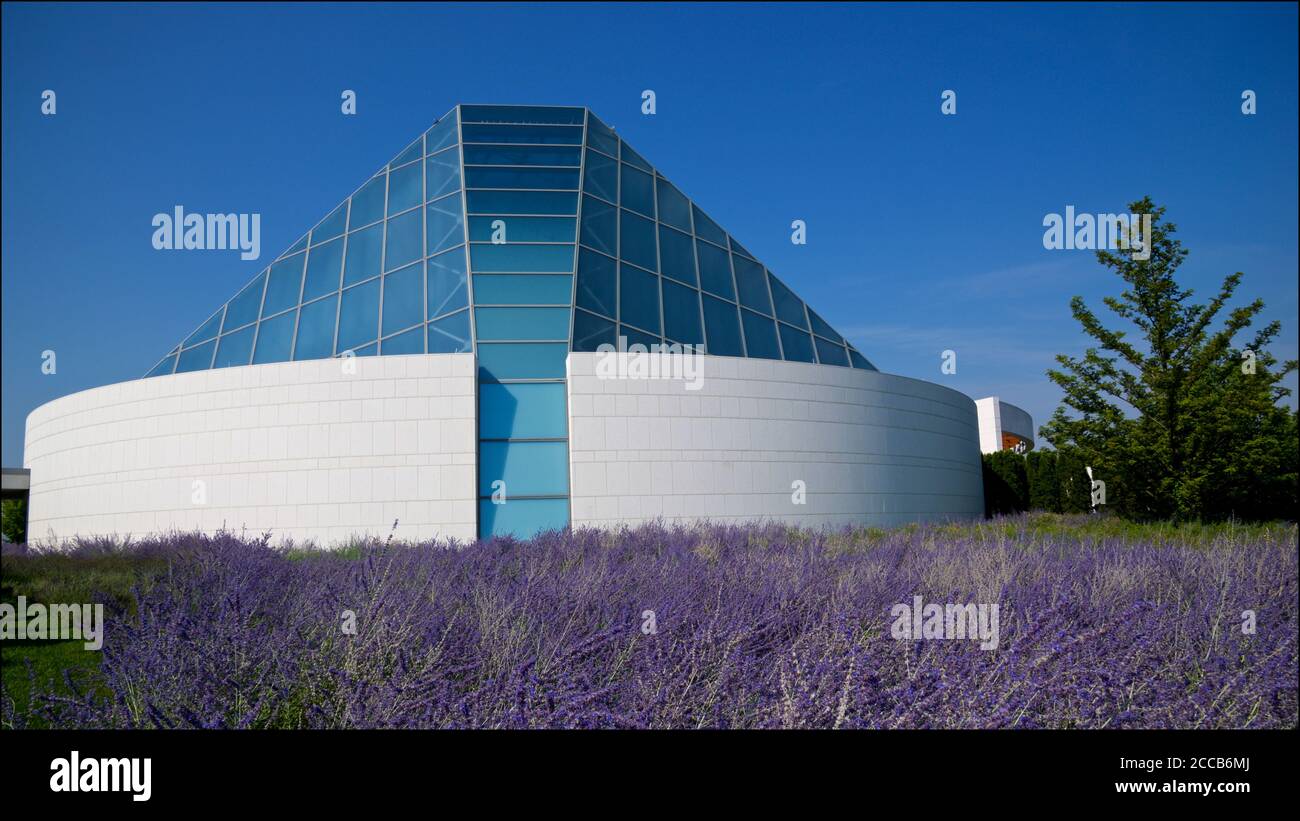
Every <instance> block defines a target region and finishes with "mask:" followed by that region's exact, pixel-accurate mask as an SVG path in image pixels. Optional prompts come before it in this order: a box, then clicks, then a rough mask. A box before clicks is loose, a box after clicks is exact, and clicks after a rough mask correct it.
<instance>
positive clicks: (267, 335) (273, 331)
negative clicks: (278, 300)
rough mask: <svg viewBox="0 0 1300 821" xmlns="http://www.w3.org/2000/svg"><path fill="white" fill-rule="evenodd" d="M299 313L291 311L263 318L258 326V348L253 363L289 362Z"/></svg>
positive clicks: (254, 352) (254, 353)
mask: <svg viewBox="0 0 1300 821" xmlns="http://www.w3.org/2000/svg"><path fill="white" fill-rule="evenodd" d="M297 319H298V314H297V313H296V312H294V311H290V312H288V313H285V314H280V315H279V316H277V317H274V318H272V319H265V320H262V324H261V325H258V326H257V348H256V349H255V350H254V351H253V364H254V365H260V364H262V363H264V362H288V361H289V354H290V353H292V352H293V328H294V323H295V322H296V321H297Z"/></svg>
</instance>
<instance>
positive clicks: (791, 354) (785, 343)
mask: <svg viewBox="0 0 1300 821" xmlns="http://www.w3.org/2000/svg"><path fill="white" fill-rule="evenodd" d="M777 326H778V327H779V328H780V329H781V350H783V351H784V352H785V358H786V361H787V362H813V361H815V360H814V359H813V346H812V337H811V336H809V335H808V334H806V333H804V332H803V331H798V330H795V329H794V328H791V327H790V326H789V325H786V324H785V323H784V322H778V323H777Z"/></svg>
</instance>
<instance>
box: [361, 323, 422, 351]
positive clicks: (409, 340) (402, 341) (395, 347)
mask: <svg viewBox="0 0 1300 821" xmlns="http://www.w3.org/2000/svg"><path fill="white" fill-rule="evenodd" d="M380 345H382V346H383V351H382V353H383V354H384V356H394V355H396V356H400V355H403V354H413V353H424V329H423V328H412V329H411V330H409V331H406V332H405V333H400V334H398V335H397V336H390V337H389V338H388V339H385V340H384V341H383V342H381V343H380ZM367 347H369V346H367Z"/></svg>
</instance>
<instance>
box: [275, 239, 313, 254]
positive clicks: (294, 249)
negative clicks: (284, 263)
mask: <svg viewBox="0 0 1300 821" xmlns="http://www.w3.org/2000/svg"><path fill="white" fill-rule="evenodd" d="M306 247H307V234H303V235H302V236H301V237H299V238H298V241H297V242H295V243H294V244H293V245H290V246H289V248H288V249H287V250H286V251H285V252H284V253H283V254H281V255H280V257H287V256H289V255H290V254H296V253H298V252H299V251H301V250H302V249H304V248H306ZM280 257H276V259H279V258H280Z"/></svg>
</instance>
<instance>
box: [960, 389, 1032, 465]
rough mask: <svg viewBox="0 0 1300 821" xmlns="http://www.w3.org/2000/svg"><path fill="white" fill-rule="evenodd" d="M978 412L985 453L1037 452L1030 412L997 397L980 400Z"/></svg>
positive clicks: (981, 448) (982, 446)
mask: <svg viewBox="0 0 1300 821" xmlns="http://www.w3.org/2000/svg"><path fill="white" fill-rule="evenodd" d="M975 409H976V411H977V412H978V413H979V424H980V452H981V453H993V452H995V451H999V450H1014V451H1016V452H1017V453H1025V452H1027V451H1031V450H1033V449H1034V420H1033V419H1032V418H1030V416H1029V412H1028V411H1026V410H1023V409H1021V408H1018V407H1016V406H1015V405H1012V404H1011V403H1010V402H1003V401H1002V400H1001V399H999V398H998V397H996V396H987V397H985V398H983V399H976V400H975Z"/></svg>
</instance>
